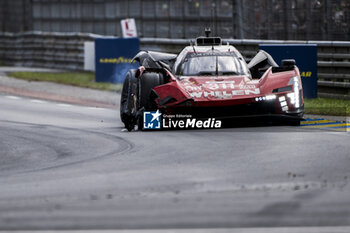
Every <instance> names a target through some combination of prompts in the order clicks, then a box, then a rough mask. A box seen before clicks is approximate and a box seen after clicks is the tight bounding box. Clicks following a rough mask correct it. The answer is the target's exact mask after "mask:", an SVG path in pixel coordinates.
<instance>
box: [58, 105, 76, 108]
mask: <svg viewBox="0 0 350 233" xmlns="http://www.w3.org/2000/svg"><path fill="white" fill-rule="evenodd" d="M57 106H60V107H65V108H69V107H73V105H71V104H57Z"/></svg>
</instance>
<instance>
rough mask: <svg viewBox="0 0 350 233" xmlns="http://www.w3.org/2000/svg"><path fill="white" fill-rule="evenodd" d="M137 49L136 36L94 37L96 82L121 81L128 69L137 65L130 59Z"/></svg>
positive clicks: (138, 43) (138, 48)
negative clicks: (126, 37)
mask: <svg viewBox="0 0 350 233" xmlns="http://www.w3.org/2000/svg"><path fill="white" fill-rule="evenodd" d="M139 51H140V41H139V39H138V38H130V39H122V38H99V39H95V64H96V82H110V83H123V81H124V79H125V75H126V73H127V72H128V70H129V69H136V68H137V67H138V63H137V62H134V63H131V60H132V58H133V57H134V56H135V55H136V54H137V53H138V52H139Z"/></svg>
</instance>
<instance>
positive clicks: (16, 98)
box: [5, 95, 22, 100]
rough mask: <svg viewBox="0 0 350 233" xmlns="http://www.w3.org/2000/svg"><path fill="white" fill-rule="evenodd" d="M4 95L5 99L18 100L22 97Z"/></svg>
mask: <svg viewBox="0 0 350 233" xmlns="http://www.w3.org/2000/svg"><path fill="white" fill-rule="evenodd" d="M5 97H6V98H7V99H11V100H19V99H22V98H21V97H18V96H13V95H6V96H5Z"/></svg>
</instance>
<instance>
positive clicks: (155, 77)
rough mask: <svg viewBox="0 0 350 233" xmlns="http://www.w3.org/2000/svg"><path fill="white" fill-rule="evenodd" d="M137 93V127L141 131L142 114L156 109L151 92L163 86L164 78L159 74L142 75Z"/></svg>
mask: <svg viewBox="0 0 350 233" xmlns="http://www.w3.org/2000/svg"><path fill="white" fill-rule="evenodd" d="M138 83H139V93H138V102H139V109H140V110H141V111H140V114H139V118H138V127H139V129H143V112H144V111H155V110H156V109H157V105H156V102H155V101H154V95H153V94H152V90H153V88H154V87H156V86H159V85H162V84H164V77H163V74H161V73H154V72H150V73H144V74H143V75H142V76H141V77H140V78H139V82H138Z"/></svg>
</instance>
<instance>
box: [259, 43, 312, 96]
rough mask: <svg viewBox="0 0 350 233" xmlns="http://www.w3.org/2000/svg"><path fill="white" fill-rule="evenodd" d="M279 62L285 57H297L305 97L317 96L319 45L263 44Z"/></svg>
mask: <svg viewBox="0 0 350 233" xmlns="http://www.w3.org/2000/svg"><path fill="white" fill-rule="evenodd" d="M259 48H260V49H262V50H265V51H266V52H268V53H269V54H270V55H271V56H272V57H273V59H274V60H275V61H276V62H277V64H279V65H281V61H282V60H283V59H295V61H296V65H297V66H298V68H299V70H300V76H301V80H302V83H303V93H304V97H305V98H317V45H315V44H261V45H259Z"/></svg>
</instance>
